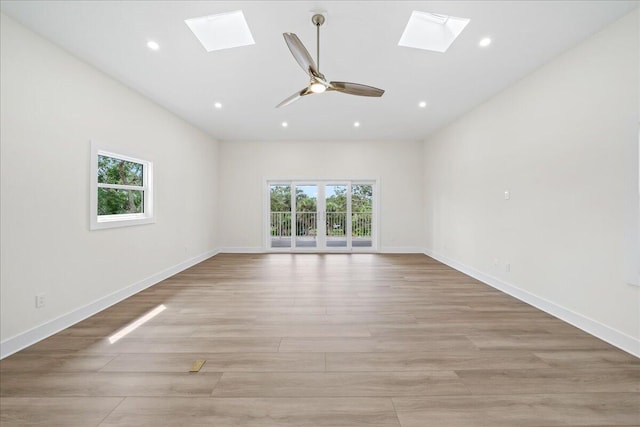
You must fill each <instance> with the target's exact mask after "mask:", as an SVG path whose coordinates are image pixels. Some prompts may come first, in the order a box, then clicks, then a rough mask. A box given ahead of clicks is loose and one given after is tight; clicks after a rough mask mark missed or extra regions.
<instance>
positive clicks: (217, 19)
mask: <svg viewBox="0 0 640 427" xmlns="http://www.w3.org/2000/svg"><path fill="white" fill-rule="evenodd" d="M184 22H185V24H187V25H188V26H189V29H190V30H191V31H193V34H194V35H195V36H196V37H197V38H198V40H200V43H202V46H204V48H205V49H206V50H207V52H212V51H214V50H221V49H229V48H232V47H240V46H248V45H252V44H255V41H253V36H252V35H251V31H250V30H249V26H248V25H247V21H246V20H245V19H244V14H243V13H242V11H241V10H236V11H234V12H227V13H219V14H217V15H209V16H201V17H199V18H192V19H186V20H185V21H184Z"/></svg>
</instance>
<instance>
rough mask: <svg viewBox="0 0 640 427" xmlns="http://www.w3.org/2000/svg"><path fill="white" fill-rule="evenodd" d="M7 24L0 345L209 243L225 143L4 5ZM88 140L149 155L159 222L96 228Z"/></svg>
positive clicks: (212, 243) (78, 311)
mask: <svg viewBox="0 0 640 427" xmlns="http://www.w3.org/2000/svg"><path fill="white" fill-rule="evenodd" d="M1 27H2V33H1V40H2V46H1V50H0V53H1V58H0V59H1V60H0V65H1V67H2V68H1V70H0V74H1V76H0V77H1V88H0V97H1V110H2V117H1V123H0V129H1V130H0V132H1V134H0V142H1V145H0V149H1V167H2V183H1V185H2V187H1V188H2V193H1V194H2V211H1V234H2V248H1V249H2V251H1V257H0V260H1V279H2V281H1V286H0V292H1V293H0V295H1V301H2V302H1V310H0V312H1V318H0V320H1V321H0V324H1V329H0V341H2V342H3V343H4V344H5V345H6V348H5V345H3V349H2V350H3V353H5V352H6V351H11V350H12V349H13V350H15V348H14V347H15V346H16V345H18V346H20V345H22V344H24V343H28V341H29V339H30V338H28V337H27V338H25V340H26V341H21V343H22V344H21V343H16V342H13V341H10V342H7V340H10V339H12V338H14V337H16V336H18V335H20V334H24V333H26V332H28V331H30V330H31V329H32V328H34V327H38V326H41V325H43V324H49V326H50V327H49V329H47V328H45V329H46V330H47V331H49V332H51V328H55V327H60V326H64V324H65V321H66V320H73V319H76V320H77V316H78V315H82V311H83V310H84V309H86V310H88V311H91V307H87V305H91V304H95V303H96V302H97V301H101V300H104V299H105V298H106V299H107V300H109V298H114V297H118V293H119V292H120V293H122V292H123V290H124V293H122V295H125V294H126V293H127V292H126V289H127V288H128V287H130V286H132V285H134V284H136V283H138V284H139V283H141V282H144V281H145V280H146V281H147V282H148V281H149V278H153V277H154V276H157V275H158V273H159V272H163V271H167V270H171V269H172V268H176V266H178V267H179V266H180V265H181V264H183V263H185V262H187V263H188V261H189V260H190V259H193V258H194V257H198V256H202V255H203V254H207V253H210V251H212V250H214V249H215V248H216V247H217V240H216V235H215V228H216V227H215V224H216V206H217V204H216V188H217V183H216V180H217V170H216V164H217V162H216V158H217V156H218V154H217V143H216V142H215V141H213V140H212V139H211V138H210V137H208V136H207V135H205V134H204V133H203V132H201V131H199V130H196V129H195V128H193V127H192V126H190V125H188V124H187V123H185V122H184V121H183V120H181V119H179V118H177V117H176V116H174V115H173V114H170V113H168V112H167V111H166V110H163V109H162V108H160V107H158V106H157V105H156V104H153V103H152V102H150V101H149V100H147V99H146V98H144V97H143V96H141V95H139V94H138V93H136V92H133V91H132V90H130V89H128V88H126V87H124V86H123V85H122V84H120V83H118V82H116V81H114V80H113V79H111V78H109V77H107V76H105V75H104V74H102V73H101V72H99V71H97V70H95V69H94V68H92V67H90V66H88V65H87V64H85V63H83V62H81V61H79V60H77V59H75V58H74V57H72V56H71V55H69V54H68V53H66V52H65V51H63V50H61V49H60V48H58V47H56V46H54V45H53V44H51V43H50V42H48V41H46V40H44V39H42V38H41V37H39V36H37V35H35V34H34V33H33V32H31V31H29V30H26V29H25V28H23V27H22V26H20V25H19V24H17V23H16V22H15V21H13V20H11V19H10V18H7V17H6V16H4V15H3V16H2V25H1ZM90 140H95V141H98V142H99V143H100V144H102V145H104V146H106V147H109V148H111V149H113V150H115V151H116V152H117V151H118V150H123V151H126V153H130V154H132V155H135V156H137V157H139V158H143V159H147V160H151V161H153V162H154V167H155V184H156V187H155V188H156V194H155V213H156V223H155V224H150V225H143V226H137V227H125V228H117V229H108V230H98V231H89V179H90V176H89V175H90V174H89V166H90ZM39 293H45V295H46V305H45V307H43V308H40V309H36V308H35V295H36V294H39ZM122 295H120V296H122ZM99 305H100V304H98V306H99ZM94 308H95V307H94ZM65 316H66V317H65ZM56 322H57V323H56ZM27 335H28V334H27ZM32 338H37V334H36V335H34V336H33V337H32Z"/></svg>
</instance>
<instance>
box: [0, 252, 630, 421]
mask: <svg viewBox="0 0 640 427" xmlns="http://www.w3.org/2000/svg"><path fill="white" fill-rule="evenodd" d="M160 304H164V305H165V306H166V310H165V311H163V312H162V313H160V314H159V315H157V316H156V317H155V318H153V319H151V320H149V321H148V322H147V323H146V324H144V325H142V326H140V327H139V328H138V329H136V330H134V331H133V332H131V333H130V334H129V335H127V336H126V337H124V338H122V339H120V340H119V341H117V342H116V343H114V344H110V342H109V340H108V337H110V336H111V335H113V334H114V333H115V332H117V331H118V330H120V329H121V328H122V327H124V326H126V325H127V324H129V323H130V322H132V321H133V320H135V319H137V318H138V317H140V316H142V315H144V314H145V313H147V312H149V311H150V310H153V309H154V308H155V307H157V306H159V305H160ZM198 359H205V360H206V363H205V365H204V366H203V367H202V369H201V370H200V372H197V373H189V372H188V371H189V369H190V367H191V366H192V364H193V363H194V362H195V361H196V360H198ZM0 416H1V418H0V420H1V424H2V425H3V426H12V425H29V424H39V425H47V426H53V425H63V426H76V425H77V426H95V425H100V426H114V425H120V426H139V425H149V426H158V425H170V426H178V425H181V426H188V425H211V426H292V427H293V426H295V427H304V426H312V427H322V426H340V427H344V426H396V427H398V426H401V427H424V426H584V425H599V426H629V425H636V426H637V425H640V361H639V359H637V358H635V357H633V356H631V355H629V354H627V353H624V352H622V351H620V350H618V349H616V348H614V347H612V346H610V345H608V344H606V343H604V342H602V341H600V340H598V339H596V338H594V337H592V336H589V335H588V334H586V333H584V332H582V331H580V330H578V329H576V328H574V327H572V326H570V325H567V324H566V323H563V322H561V321H559V320H557V319H555V318H553V317H551V316H549V315H547V314H545V313H543V312H541V311H539V310H536V309H535V308H532V307H530V306H528V305H526V304H524V303H522V302H520V301H518V300H516V299H514V298H511V297H509V296H507V295H505V294H502V293H500V292H498V291H496V290H494V289H492V288H490V287H488V286H486V285H483V284H482V283H480V282H478V281H476V280H474V279H472V278H469V277H467V276H465V275H463V274H461V273H459V272H457V271H455V270H452V269H450V268H449V267H447V266H445V265H443V264H440V263H438V262H436V261H434V260H433V259H431V258H428V257H426V256H424V255H379V254H353V255H342V254H340V255H339V254H335V255H334V254H327V255H321V254H298V255H289V254H267V255H230V254H221V255H218V256H216V257H214V258H211V259H209V260H207V261H205V262H203V263H201V264H199V265H197V266H195V267H193V268H190V269H188V270H186V271H184V272H182V273H180V274H178V275H176V276H174V277H172V278H170V279H167V280H165V281H164V282H162V283H160V284H158V285H156V286H154V287H152V288H150V289H148V290H146V291H144V292H141V293H139V294H138V295H135V296H134V297H131V298H129V299H127V300H126V301H123V302H122V303H120V304H117V305H116V306H114V307H111V308H110V309H108V310H105V311H104V312H102V313H99V314H97V315H95V316H93V317H91V318H89V319H87V320H85V321H84V322H82V323H80V324H78V325H75V326H73V327H71V328H69V329H66V330H64V331H62V332H60V333H59V334H57V335H55V336H53V337H51V338H49V339H46V340H44V341H42V342H40V343H38V344H36V345H34V346H32V347H30V348H28V349H26V350H24V351H21V352H19V353H17V354H15V355H13V356H10V357H8V358H6V359H4V360H2V361H0Z"/></svg>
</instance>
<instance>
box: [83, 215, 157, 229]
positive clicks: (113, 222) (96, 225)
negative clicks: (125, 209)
mask: <svg viewBox="0 0 640 427" xmlns="http://www.w3.org/2000/svg"><path fill="white" fill-rule="evenodd" d="M154 222H155V218H153V217H147V216H143V215H136V214H132V215H105V216H104V217H101V218H97V220H93V221H91V225H90V229H91V230H102V229H105V228H118V227H130V226H134V225H144V224H153V223H154Z"/></svg>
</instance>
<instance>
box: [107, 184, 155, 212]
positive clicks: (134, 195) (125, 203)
mask: <svg viewBox="0 0 640 427" xmlns="http://www.w3.org/2000/svg"><path fill="white" fill-rule="evenodd" d="M143 200H144V191H138V190H118V189H115V188H98V215H120V214H135V213H143V212H144V203H143Z"/></svg>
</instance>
